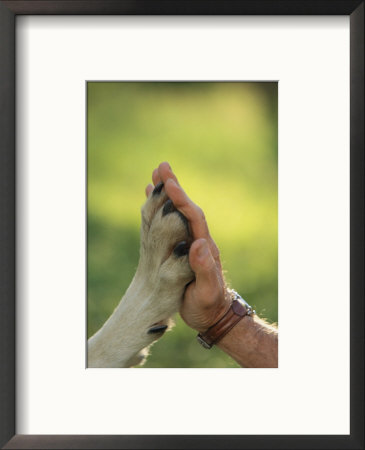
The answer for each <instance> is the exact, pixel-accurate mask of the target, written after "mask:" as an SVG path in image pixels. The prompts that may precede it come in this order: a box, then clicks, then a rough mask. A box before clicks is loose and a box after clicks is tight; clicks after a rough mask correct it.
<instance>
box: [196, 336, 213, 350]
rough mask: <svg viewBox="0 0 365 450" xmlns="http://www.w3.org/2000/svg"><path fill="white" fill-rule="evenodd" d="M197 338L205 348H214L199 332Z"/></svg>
mask: <svg viewBox="0 0 365 450" xmlns="http://www.w3.org/2000/svg"><path fill="white" fill-rule="evenodd" d="M196 340H197V341H198V342H199V344H200V345H202V346H203V347H204V348H206V349H208V350H209V349H210V348H212V346H211V345H209V344H208V342H205V340H204V339H203V338H201V337H200V336H199V334H198V336H197V337H196Z"/></svg>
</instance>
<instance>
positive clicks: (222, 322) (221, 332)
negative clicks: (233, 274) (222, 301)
mask: <svg viewBox="0 0 365 450" xmlns="http://www.w3.org/2000/svg"><path fill="white" fill-rule="evenodd" d="M230 293H231V294H233V296H234V297H233V300H232V304H231V306H230V308H229V310H228V311H227V312H226V314H225V315H224V316H223V317H222V318H221V319H219V320H218V322H216V323H215V324H214V325H212V326H211V327H210V328H208V330H207V331H205V332H204V333H199V334H198V336H197V337H196V338H197V340H198V342H199V344H201V345H202V346H203V347H204V348H206V349H211V348H212V347H213V345H214V344H216V343H217V342H219V341H220V340H221V339H222V338H223V337H224V336H225V335H226V334H227V333H228V332H229V331H231V330H232V328H233V327H234V326H235V325H237V323H238V322H239V321H240V320H242V319H243V318H244V317H245V316H250V315H252V314H255V311H254V310H253V309H252V308H251V306H250V305H249V304H248V303H247V302H246V301H245V300H243V298H242V297H241V296H240V295H239V294H238V293H237V292H236V291H233V290H230Z"/></svg>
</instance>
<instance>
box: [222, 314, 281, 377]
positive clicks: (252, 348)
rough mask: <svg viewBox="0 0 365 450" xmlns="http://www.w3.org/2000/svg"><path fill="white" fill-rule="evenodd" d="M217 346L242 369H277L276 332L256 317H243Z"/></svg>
mask: <svg viewBox="0 0 365 450" xmlns="http://www.w3.org/2000/svg"><path fill="white" fill-rule="evenodd" d="M217 346H218V347H219V348H221V349H222V350H223V351H224V352H225V353H227V354H228V355H229V356H231V357H232V358H233V359H234V360H236V361H237V362H238V363H239V364H240V365H241V366H242V367H273V368H274V367H275V368H276V367H278V332H277V329H276V328H275V327H273V326H272V325H269V324H267V323H266V322H265V321H263V320H261V319H260V318H259V317H257V316H256V315H253V316H245V317H244V318H243V319H242V320H240V322H238V324H237V325H236V326H235V327H234V328H233V329H232V330H231V331H230V332H229V333H228V334H226V335H225V336H224V337H223V338H222V339H221V340H220V341H219V342H218V343H217Z"/></svg>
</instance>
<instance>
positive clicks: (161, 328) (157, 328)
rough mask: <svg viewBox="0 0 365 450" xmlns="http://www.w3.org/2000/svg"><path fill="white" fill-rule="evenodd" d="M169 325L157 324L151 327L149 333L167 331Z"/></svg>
mask: <svg viewBox="0 0 365 450" xmlns="http://www.w3.org/2000/svg"><path fill="white" fill-rule="evenodd" d="M166 328H167V325H157V326H155V327H152V328H150V329H149V330H148V331H147V333H149V334H153V333H164V332H165V331H166Z"/></svg>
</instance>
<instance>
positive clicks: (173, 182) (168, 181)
mask: <svg viewBox="0 0 365 450" xmlns="http://www.w3.org/2000/svg"><path fill="white" fill-rule="evenodd" d="M167 183H172V184H174V185H175V186H176V183H175V180H174V179H173V178H168V179H167V180H166V183H165V184H167Z"/></svg>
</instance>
